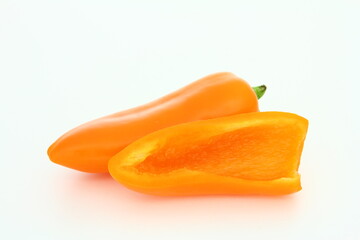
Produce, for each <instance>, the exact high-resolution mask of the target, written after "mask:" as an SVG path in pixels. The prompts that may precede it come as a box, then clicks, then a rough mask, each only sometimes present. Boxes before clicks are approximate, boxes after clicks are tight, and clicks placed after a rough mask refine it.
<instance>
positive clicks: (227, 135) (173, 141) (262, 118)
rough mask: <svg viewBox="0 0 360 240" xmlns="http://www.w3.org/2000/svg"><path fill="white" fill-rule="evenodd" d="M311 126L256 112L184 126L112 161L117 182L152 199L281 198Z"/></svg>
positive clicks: (291, 183) (290, 186) (292, 186)
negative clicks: (230, 195)
mask: <svg viewBox="0 0 360 240" xmlns="http://www.w3.org/2000/svg"><path fill="white" fill-rule="evenodd" d="M307 127H308V121H307V120H306V119H305V118H303V117H300V116H298V115H295V114H291V113H284V112H257V113H246V114H238V115H234V116H229V117H223V118H217V119H211V120H204V121H196V122H191V123H185V124H180V125H177V126H172V127H169V128H166V129H162V130H159V131H157V132H154V133H151V134H149V135H147V136H145V137H143V138H141V139H139V140H137V141H135V142H133V143H132V144H130V145H129V146H128V147H126V148H125V149H124V150H122V151H121V152H119V153H118V154H117V155H115V156H114V157H113V158H112V159H111V160H110V162H109V171H110V174H111V175H112V177H113V178H114V179H116V180H117V181H118V182H120V183H122V184H123V185H125V186H127V187H128V188H130V189H132V190H135V191H138V192H142V193H147V194H154V195H201V194H263V195H281V194H289V193H293V192H297V191H299V190H300V189H301V185H300V176H299V174H298V172H297V170H298V167H299V163H300V156H301V153H302V149H303V144H304V140H305V136H306V133H307Z"/></svg>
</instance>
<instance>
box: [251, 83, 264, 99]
mask: <svg viewBox="0 0 360 240" xmlns="http://www.w3.org/2000/svg"><path fill="white" fill-rule="evenodd" d="M252 89H253V90H254V92H255V94H256V97H257V98H258V99H260V98H261V97H262V96H263V95H264V93H265V91H266V86H265V85H261V86H257V87H253V88H252Z"/></svg>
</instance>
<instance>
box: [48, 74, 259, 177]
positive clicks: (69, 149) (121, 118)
mask: <svg viewBox="0 0 360 240" xmlns="http://www.w3.org/2000/svg"><path fill="white" fill-rule="evenodd" d="M258 110H259V109H258V101H257V97H256V94H255V93H254V91H253V90H252V88H251V87H250V85H249V84H247V83H246V82H245V81H244V80H243V79H241V78H239V77H237V76H235V75H234V74H232V73H226V72H224V73H217V74H212V75H209V76H207V77H204V78H202V79H200V80H198V81H196V82H193V83H192V84H190V85H188V86H186V87H184V88H182V89H180V90H178V91H176V92H173V93H171V94H169V95H167V96H165V97H163V98H160V99H158V100H156V101H153V102H151V103H148V104H146V105H142V106H139V107H136V108H132V109H129V110H126V111H122V112H119V113H115V114H112V115H109V116H105V117H102V118H99V119H96V120H93V121H90V122H88V123H85V124H83V125H80V126H78V127H76V128H74V129H72V130H70V131H69V132H67V133H65V134H64V135H63V136H61V137H60V138H59V139H58V140H56V141H55V142H54V143H53V144H52V145H51V146H50V147H49V149H48V155H49V158H50V159H51V160H52V161H53V162H55V163H57V164H60V165H63V166H66V167H69V168H73V169H76V170H79V171H84V172H90V173H102V172H108V167H107V165H108V161H109V159H110V158H111V157H112V156H113V155H115V154H116V153H117V152H119V151H121V150H122V149H123V148H125V147H126V146H127V145H129V144H130V143H131V142H133V141H135V140H137V139H139V138H141V137H143V136H145V135H147V134H149V133H151V132H154V131H156V130H159V129H162V128H166V127H169V126H172V125H176V124H180V123H185V122H191V121H196V120H204V119H211V118H217V117H223V116H229V115H233V114H239V113H247V112H256V111H258Z"/></svg>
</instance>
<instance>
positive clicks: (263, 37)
mask: <svg viewBox="0 0 360 240" xmlns="http://www.w3.org/2000/svg"><path fill="white" fill-rule="evenodd" d="M359 12H360V3H359V2H358V1H340V0H339V1H336V0H331V1H310V0H309V1H276V0H274V1H225V0H222V1H196V0H193V1H145V0H144V1H119V0H113V1H110V0H104V1H85V0H83V1H80V0H71V1H70V0H69V1H50V0H49V1H39V0H33V1H9V0H1V1H0V81H1V85H0V91H1V93H0V104H1V108H0V111H1V120H0V121H1V124H0V127H1V131H0V135H1V138H0V141H1V142H0V161H1V162H0V163H1V174H0V177H1V181H0V182H1V186H0V187H1V188H0V189H1V191H0V194H1V195H0V201H1V202H0V238H1V239H40V240H41V239H360V233H359V231H360V230H359V226H360V221H359V219H360V208H359V203H360V194H359V190H360V189H359V184H360V178H359V170H360V169H359V168H360V163H359V162H360V157H359V151H358V149H359V143H360V141H359V137H360V132H359V125H360V115H359V103H360V101H359V97H358V96H357V95H358V92H359V89H360V84H359V79H360V78H359V77H360V74H359V64H360V57H359V56H360V47H359V44H360V34H359V23H360V14H359ZM218 71H230V72H234V73H235V74H237V75H238V76H240V77H242V78H244V79H246V80H247V81H248V82H249V83H250V84H251V85H260V84H266V85H267V86H268V91H267V93H266V95H265V96H264V97H263V99H261V101H260V104H261V110H262V111H272V110H276V111H288V112H293V113H297V114H299V115H302V116H304V117H306V118H308V119H309V121H310V127H309V133H308V137H307V140H306V144H305V148H304V152H303V156H302V162H301V166H300V173H301V174H302V185H303V190H302V191H301V192H299V193H296V194H293V195H290V196H283V197H249V196H247V197H241V196H217V197H209V196H207V197H186V198H161V197H153V196H146V195H142V194H138V193H135V192H132V191H130V190H127V189H125V188H124V187H122V186H121V185H119V184H117V183H116V182H115V181H113V180H112V179H111V178H110V177H109V176H108V175H106V174H101V175H91V174H85V173H80V172H77V171H74V170H71V169H66V168H64V167H61V166H58V165H55V164H53V163H52V162H50V161H49V160H48V158H47V155H46V150H47V147H48V146H49V145H50V144H51V143H52V142H53V141H54V140H55V139H56V138H57V137H59V136H60V135H61V134H62V133H64V132H65V131H67V130H69V129H71V128H73V127H75V126H77V125H78V124H81V123H83V122H85V121H88V120H91V119H94V118H97V117H100V116H103V115H106V114H109V113H113V112H117V111H120V110H123V109H126V108H129V107H134V106H137V105H139V104H143V103H146V102H148V101H150V100H153V99H155V98H158V97H160V96H162V95H164V94H167V93H169V92H171V91H173V90H176V89H177V88H179V87H181V86H184V85H186V84H188V83H190V82H192V81H194V80H196V79H198V78H200V77H203V76H205V75H207V74H210V73H214V72H218Z"/></svg>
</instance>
